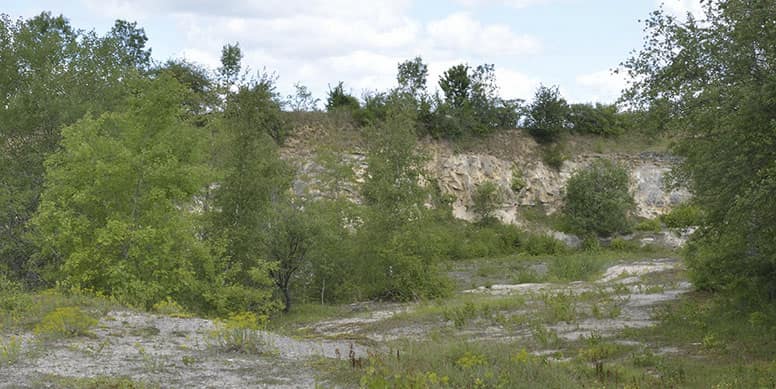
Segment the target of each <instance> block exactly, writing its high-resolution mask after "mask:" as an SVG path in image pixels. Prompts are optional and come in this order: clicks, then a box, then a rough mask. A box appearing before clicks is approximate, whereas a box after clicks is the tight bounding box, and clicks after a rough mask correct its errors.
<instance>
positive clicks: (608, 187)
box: [563, 160, 635, 235]
mask: <svg viewBox="0 0 776 389" xmlns="http://www.w3.org/2000/svg"><path fill="white" fill-rule="evenodd" d="M629 180H630V177H629V175H628V171H627V170H625V168H623V167H622V166H618V165H616V164H614V163H612V162H610V161H607V160H600V161H596V162H594V163H593V164H592V165H591V166H590V167H588V168H586V169H584V170H581V171H577V172H575V173H574V175H572V176H571V178H569V181H568V184H567V186H566V197H565V204H564V208H563V212H564V214H565V215H566V219H567V221H568V224H569V226H570V227H571V228H572V229H573V230H574V231H575V232H577V233H581V234H586V235H587V234H598V235H610V234H613V233H615V232H625V231H627V230H628V228H629V226H630V222H629V217H630V214H631V212H632V210H633V207H634V206H635V202H634V201H633V197H632V196H631V194H630V192H629V185H628V183H629Z"/></svg>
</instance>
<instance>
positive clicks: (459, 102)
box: [439, 64, 472, 110]
mask: <svg viewBox="0 0 776 389" xmlns="http://www.w3.org/2000/svg"><path fill="white" fill-rule="evenodd" d="M471 84H472V80H471V78H470V77H469V66H468V65H464V64H460V65H455V66H453V67H451V68H450V69H447V70H446V71H445V73H444V74H442V77H440V79H439V88H441V89H442V91H443V92H444V94H445V101H446V102H447V103H448V104H450V105H451V106H452V107H453V108H454V109H456V110H460V109H463V108H464V107H465V106H466V105H467V104H469V93H470V89H471Z"/></svg>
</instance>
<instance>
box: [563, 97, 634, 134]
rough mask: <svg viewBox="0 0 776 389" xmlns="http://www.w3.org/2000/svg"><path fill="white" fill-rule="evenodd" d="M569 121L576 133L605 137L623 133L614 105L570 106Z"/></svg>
mask: <svg viewBox="0 0 776 389" xmlns="http://www.w3.org/2000/svg"><path fill="white" fill-rule="evenodd" d="M569 121H570V122H571V126H572V128H573V130H574V131H575V132H578V133H583V134H584V133H587V134H596V135H605V136H608V135H620V134H622V133H623V123H622V120H621V119H620V118H619V116H618V113H617V106H616V105H614V104H608V105H607V104H600V103H599V104H596V105H592V104H572V105H571V106H570V107H569Z"/></svg>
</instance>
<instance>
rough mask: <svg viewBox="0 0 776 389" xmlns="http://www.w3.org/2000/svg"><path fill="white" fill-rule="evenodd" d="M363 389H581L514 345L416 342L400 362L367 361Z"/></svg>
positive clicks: (386, 358)
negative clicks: (429, 388)
mask: <svg viewBox="0 0 776 389" xmlns="http://www.w3.org/2000/svg"><path fill="white" fill-rule="evenodd" d="M368 363H369V364H368V366H367V367H366V368H365V369H364V371H363V372H361V373H360V374H361V377H360V381H359V384H360V385H361V387H363V388H386V387H391V388H428V387H431V388H496V387H509V388H533V387H548V388H560V387H578V386H583V382H581V381H580V378H581V377H579V375H577V374H575V373H574V372H573V371H572V369H570V368H569V366H568V365H565V364H550V363H548V362H547V361H546V360H545V359H544V358H542V357H537V356H534V355H533V354H531V353H529V352H528V351H527V350H526V349H525V348H523V347H522V346H520V345H515V344H497V345H493V344H485V343H478V342H444V341H442V342H421V343H409V344H406V345H404V347H403V348H402V350H401V358H396V356H395V355H390V354H376V355H373V356H372V357H370V359H369V362H368Z"/></svg>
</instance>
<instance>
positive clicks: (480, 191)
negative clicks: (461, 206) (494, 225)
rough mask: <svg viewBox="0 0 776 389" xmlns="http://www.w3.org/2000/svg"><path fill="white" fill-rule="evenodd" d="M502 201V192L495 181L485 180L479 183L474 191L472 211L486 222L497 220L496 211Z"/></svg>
mask: <svg viewBox="0 0 776 389" xmlns="http://www.w3.org/2000/svg"><path fill="white" fill-rule="evenodd" d="M500 203H501V193H500V192H499V188H498V185H496V184H495V183H493V181H485V182H483V183H481V184H479V185H477V189H475V191H474V193H472V207H471V209H472V211H474V213H476V214H477V215H478V216H479V217H480V221H481V222H482V223H484V224H487V223H491V222H493V221H494V220H495V217H496V215H495V212H496V210H497V209H498V207H499V205H500Z"/></svg>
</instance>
